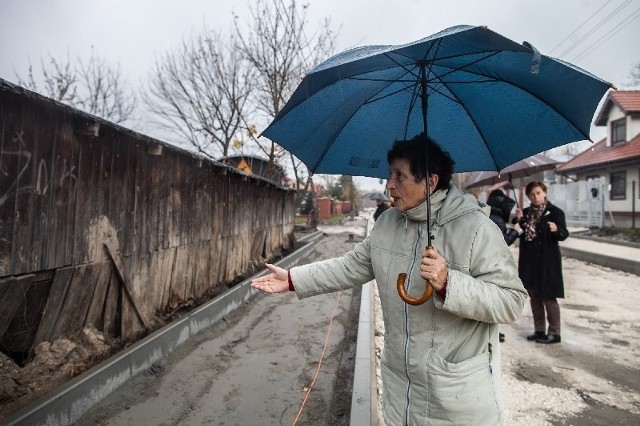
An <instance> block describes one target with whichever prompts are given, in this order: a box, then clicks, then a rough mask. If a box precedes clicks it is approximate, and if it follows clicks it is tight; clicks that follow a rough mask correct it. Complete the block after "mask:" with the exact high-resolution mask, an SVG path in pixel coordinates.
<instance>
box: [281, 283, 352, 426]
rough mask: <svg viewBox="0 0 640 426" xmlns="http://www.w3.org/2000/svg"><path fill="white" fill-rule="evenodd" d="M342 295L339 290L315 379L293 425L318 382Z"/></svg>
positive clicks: (295, 423)
mask: <svg viewBox="0 0 640 426" xmlns="http://www.w3.org/2000/svg"><path fill="white" fill-rule="evenodd" d="M341 296H342V292H341V291H340V292H338V297H336V306H334V308H333V312H332V313H331V319H330V320H329V329H328V330H327V336H326V337H325V338H324V347H323V348H322V353H321V354H320V359H319V360H318V368H316V374H315V375H314V376H313V380H311V384H310V385H309V388H308V390H307V392H306V393H307V394H306V395H305V396H304V399H303V400H302V404H301V405H300V409H299V410H298V414H296V418H295V419H293V423H292V426H295V425H297V424H298V421H300V416H301V415H302V410H304V406H305V404H306V403H307V399H308V398H309V394H310V393H311V389H312V388H313V385H314V384H315V383H316V379H317V378H318V375H319V374H320V367H322V360H323V359H324V353H325V352H326V351H327V346H328V344H329V336H331V328H332V327H333V319H334V318H335V317H336V311H337V310H338V306H340V297H341Z"/></svg>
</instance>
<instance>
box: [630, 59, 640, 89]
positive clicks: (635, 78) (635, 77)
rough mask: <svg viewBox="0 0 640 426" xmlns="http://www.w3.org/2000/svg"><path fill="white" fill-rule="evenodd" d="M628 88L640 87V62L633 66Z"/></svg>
mask: <svg viewBox="0 0 640 426" xmlns="http://www.w3.org/2000/svg"><path fill="white" fill-rule="evenodd" d="M628 86H631V87H633V86H640V62H636V63H635V64H633V65H632V66H631V71H629V84H628Z"/></svg>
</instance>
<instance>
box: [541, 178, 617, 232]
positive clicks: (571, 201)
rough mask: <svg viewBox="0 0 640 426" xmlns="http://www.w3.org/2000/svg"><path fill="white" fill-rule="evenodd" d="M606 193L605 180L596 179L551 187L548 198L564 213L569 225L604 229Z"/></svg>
mask: <svg viewBox="0 0 640 426" xmlns="http://www.w3.org/2000/svg"><path fill="white" fill-rule="evenodd" d="M606 192H607V187H606V185H605V182H604V179H601V178H596V179H589V180H588V181H580V182H571V183H567V184H563V185H549V187H548V191H547V196H548V198H549V200H550V201H551V202H552V203H553V204H555V205H556V206H558V207H560V208H561V209H562V210H563V211H564V213H565V216H566V220H567V225H569V226H577V227H586V228H588V227H599V228H602V227H604V219H605V206H604V203H605V197H606V196H607V193H606Z"/></svg>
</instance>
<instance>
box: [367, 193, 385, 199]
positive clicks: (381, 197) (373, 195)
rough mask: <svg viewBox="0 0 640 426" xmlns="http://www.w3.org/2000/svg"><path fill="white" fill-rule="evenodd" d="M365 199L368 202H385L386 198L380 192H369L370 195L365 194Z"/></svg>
mask: <svg viewBox="0 0 640 426" xmlns="http://www.w3.org/2000/svg"><path fill="white" fill-rule="evenodd" d="M367 198H368V199H369V200H382V201H387V196H386V195H384V194H383V193H382V192H371V193H369V194H367Z"/></svg>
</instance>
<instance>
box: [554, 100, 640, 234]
mask: <svg viewBox="0 0 640 426" xmlns="http://www.w3.org/2000/svg"><path fill="white" fill-rule="evenodd" d="M595 125H596V126H607V136H606V137H605V138H604V139H602V140H601V141H600V142H597V143H596V144H594V145H593V146H592V147H591V148H588V149H587V150H586V151H584V152H582V153H580V154H578V155H576V156H575V157H574V158H573V159H571V160H569V161H567V162H566V163H564V164H562V165H561V166H560V167H558V168H557V169H556V173H559V174H563V175H565V176H570V177H571V178H573V179H574V180H577V181H584V180H588V179H591V178H601V179H604V180H605V182H606V185H605V188H607V191H608V194H607V195H606V196H607V198H606V199H607V204H608V209H607V210H609V211H610V212H611V214H612V215H613V216H614V218H615V219H616V223H625V224H628V223H629V222H630V219H631V215H632V212H633V209H634V204H635V214H636V222H638V212H637V211H638V209H639V208H640V206H639V205H640V191H639V190H638V185H640V90H628V91H610V92H609V94H608V96H607V98H606V100H605V102H604V104H603V105H602V108H601V110H600V112H599V113H598V115H597V117H596V120H595ZM634 199H635V200H634ZM634 201H635V203H634Z"/></svg>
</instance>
